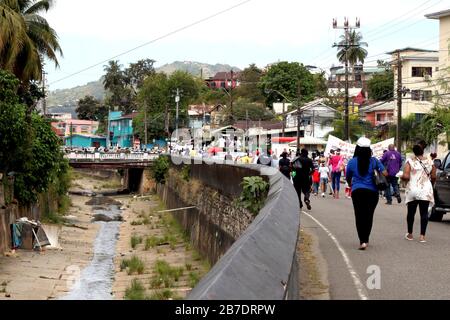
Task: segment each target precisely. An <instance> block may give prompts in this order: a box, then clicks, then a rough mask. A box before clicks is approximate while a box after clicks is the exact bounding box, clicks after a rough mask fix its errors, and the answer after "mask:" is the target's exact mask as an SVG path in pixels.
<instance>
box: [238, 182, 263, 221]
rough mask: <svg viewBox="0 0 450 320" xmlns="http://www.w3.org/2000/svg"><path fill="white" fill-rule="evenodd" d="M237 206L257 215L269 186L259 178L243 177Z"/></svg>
mask: <svg viewBox="0 0 450 320" xmlns="http://www.w3.org/2000/svg"><path fill="white" fill-rule="evenodd" d="M241 185H242V193H241V196H240V197H239V200H238V205H240V206H242V207H243V208H245V209H247V210H248V211H250V212H251V213H253V214H254V215H257V214H258V213H259V211H260V210H261V208H262V207H263V205H264V202H265V199H266V197H267V192H268V191H269V184H268V183H267V182H266V181H264V180H263V178H261V177H259V176H253V177H244V179H243V181H242V183H241Z"/></svg>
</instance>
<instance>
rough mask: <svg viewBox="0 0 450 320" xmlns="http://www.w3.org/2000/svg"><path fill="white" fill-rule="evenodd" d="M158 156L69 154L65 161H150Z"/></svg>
mask: <svg viewBox="0 0 450 320" xmlns="http://www.w3.org/2000/svg"><path fill="white" fill-rule="evenodd" d="M158 156H159V155H158V154H150V153H123V152H122V153H100V152H95V153H83V152H70V153H68V154H66V155H65V157H66V159H69V160H75V161H92V162H94V161H151V160H154V159H156V158H158Z"/></svg>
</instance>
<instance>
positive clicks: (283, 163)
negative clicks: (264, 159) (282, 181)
mask: <svg viewBox="0 0 450 320" xmlns="http://www.w3.org/2000/svg"><path fill="white" fill-rule="evenodd" d="M278 169H279V170H280V172H281V173H282V174H283V175H284V176H285V177H286V178H288V179H289V180H290V179H291V161H290V160H289V159H288V153H287V152H283V153H282V154H281V159H280V161H279V162H278Z"/></svg>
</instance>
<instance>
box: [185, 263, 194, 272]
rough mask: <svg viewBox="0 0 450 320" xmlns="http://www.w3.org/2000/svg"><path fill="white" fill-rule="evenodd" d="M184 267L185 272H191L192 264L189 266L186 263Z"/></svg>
mask: <svg viewBox="0 0 450 320" xmlns="http://www.w3.org/2000/svg"><path fill="white" fill-rule="evenodd" d="M185 267H186V270H187V271H191V270H192V264H190V263H186V264H185Z"/></svg>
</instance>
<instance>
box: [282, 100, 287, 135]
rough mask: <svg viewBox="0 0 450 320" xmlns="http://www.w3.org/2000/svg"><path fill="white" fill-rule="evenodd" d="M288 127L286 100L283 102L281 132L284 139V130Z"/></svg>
mask: <svg viewBox="0 0 450 320" xmlns="http://www.w3.org/2000/svg"><path fill="white" fill-rule="evenodd" d="M285 126H286V110H284V100H283V127H282V131H281V136H282V137H283V138H284V130H285Z"/></svg>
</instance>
